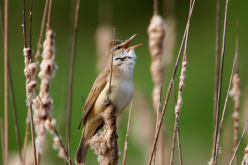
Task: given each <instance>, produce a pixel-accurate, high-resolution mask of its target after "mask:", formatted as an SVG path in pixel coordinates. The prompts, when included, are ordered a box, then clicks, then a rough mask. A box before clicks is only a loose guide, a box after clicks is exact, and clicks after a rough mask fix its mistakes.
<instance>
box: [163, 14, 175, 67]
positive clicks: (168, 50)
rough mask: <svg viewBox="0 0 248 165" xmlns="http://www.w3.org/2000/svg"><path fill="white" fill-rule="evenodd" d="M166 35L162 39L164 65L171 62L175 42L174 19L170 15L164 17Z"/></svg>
mask: <svg viewBox="0 0 248 165" xmlns="http://www.w3.org/2000/svg"><path fill="white" fill-rule="evenodd" d="M165 25H166V37H165V39H164V56H163V57H164V58H163V61H164V63H165V65H169V64H171V63H172V60H173V54H174V49H175V43H176V35H177V33H176V20H175V19H174V18H172V17H169V18H166V19H165Z"/></svg>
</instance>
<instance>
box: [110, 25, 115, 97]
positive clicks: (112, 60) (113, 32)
mask: <svg viewBox="0 0 248 165" xmlns="http://www.w3.org/2000/svg"><path fill="white" fill-rule="evenodd" d="M114 42H115V28H114V31H113V45H112V55H111V68H110V69H111V70H110V80H109V91H108V98H109V94H110V93H111V80H112V72H113V55H114Z"/></svg>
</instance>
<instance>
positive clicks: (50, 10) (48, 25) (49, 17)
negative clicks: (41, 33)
mask: <svg viewBox="0 0 248 165" xmlns="http://www.w3.org/2000/svg"><path fill="white" fill-rule="evenodd" d="M52 2H53V0H50V3H49V10H48V16H47V17H48V18H47V31H48V29H50V26H51V14H52Z"/></svg>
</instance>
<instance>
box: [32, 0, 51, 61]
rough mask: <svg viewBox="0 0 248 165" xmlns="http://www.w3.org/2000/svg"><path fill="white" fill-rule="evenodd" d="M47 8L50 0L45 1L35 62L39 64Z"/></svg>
mask: <svg viewBox="0 0 248 165" xmlns="http://www.w3.org/2000/svg"><path fill="white" fill-rule="evenodd" d="M47 8H48V0H46V3H45V8H44V13H43V18H42V23H41V28H40V37H39V41H38V43H37V51H36V54H35V62H36V63H37V64H39V61H40V48H42V40H43V31H44V27H45V21H46V14H47Z"/></svg>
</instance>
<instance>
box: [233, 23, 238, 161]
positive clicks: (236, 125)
mask: <svg viewBox="0 0 248 165" xmlns="http://www.w3.org/2000/svg"><path fill="white" fill-rule="evenodd" d="M238 30H239V22H238V20H237V21H236V50H237V51H236V53H237V57H236V58H238V55H239V54H238V52H239V36H238ZM235 68H236V69H235V70H236V74H237V75H239V73H238V59H237V60H236V65H235ZM239 95H240V94H239ZM239 97H240V96H239ZM236 102H239V101H237V100H234V113H235V112H236V113H238V114H239V106H238V105H237V106H236ZM238 133H239V117H237V118H235V117H234V133H233V139H234V149H235V148H236V147H237V146H238ZM237 164H238V154H236V155H235V157H234V165H237Z"/></svg>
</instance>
